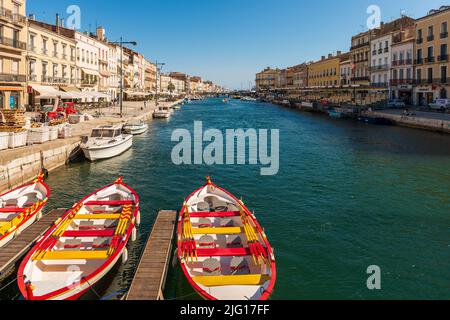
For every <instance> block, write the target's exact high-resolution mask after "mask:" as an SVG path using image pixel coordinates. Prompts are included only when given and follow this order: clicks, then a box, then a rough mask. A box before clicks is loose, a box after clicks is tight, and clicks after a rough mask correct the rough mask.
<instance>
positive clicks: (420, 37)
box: [417, 29, 422, 40]
mask: <svg viewBox="0 0 450 320" xmlns="http://www.w3.org/2000/svg"><path fill="white" fill-rule="evenodd" d="M417 39H418V40H421V39H422V29H419V30H417Z"/></svg>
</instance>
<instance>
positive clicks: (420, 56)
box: [414, 6, 450, 105]
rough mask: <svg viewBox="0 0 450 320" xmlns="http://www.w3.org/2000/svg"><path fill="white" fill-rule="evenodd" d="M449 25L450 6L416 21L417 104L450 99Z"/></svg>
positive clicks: (415, 101) (415, 98) (415, 93)
mask: <svg viewBox="0 0 450 320" xmlns="http://www.w3.org/2000/svg"><path fill="white" fill-rule="evenodd" d="M449 23H450V7H449V6H444V7H441V8H439V9H438V10H431V11H430V12H429V13H428V15H426V16H425V17H422V18H420V19H417V20H416V23H415V31H416V43H415V69H416V87H415V88H414V103H415V104H417V105H427V104H429V103H430V102H433V100H434V99H437V98H447V99H448V98H450V76H449V74H450V73H449V68H450V59H449V51H448V50H449V45H450V38H449V35H448V30H449Z"/></svg>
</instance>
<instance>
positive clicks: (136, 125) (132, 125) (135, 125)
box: [123, 119, 148, 136]
mask: <svg viewBox="0 0 450 320" xmlns="http://www.w3.org/2000/svg"><path fill="white" fill-rule="evenodd" d="M147 130H148V124H146V123H145V122H144V121H143V120H136V119H133V120H130V121H128V122H127V123H126V124H125V125H124V126H123V132H125V133H128V134H131V135H133V136H136V135H140V134H143V133H145V132H147Z"/></svg>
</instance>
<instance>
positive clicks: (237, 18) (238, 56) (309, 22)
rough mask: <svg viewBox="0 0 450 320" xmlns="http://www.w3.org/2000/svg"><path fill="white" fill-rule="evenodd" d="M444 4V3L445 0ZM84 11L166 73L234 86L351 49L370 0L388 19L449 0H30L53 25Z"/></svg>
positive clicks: (84, 22)
mask: <svg viewBox="0 0 450 320" xmlns="http://www.w3.org/2000/svg"><path fill="white" fill-rule="evenodd" d="M446 2H447V3H446ZM73 4H75V5H78V6H79V7H80V9H81V31H89V30H91V31H94V30H95V28H96V26H97V25H99V26H103V27H104V28H105V29H106V35H107V37H108V38H109V39H110V40H112V41H115V40H118V39H119V37H120V36H121V35H122V36H124V38H125V40H135V41H137V42H138V46H137V47H136V50H138V51H139V52H141V53H143V54H144V55H145V56H146V57H147V58H148V59H150V60H156V59H158V60H160V61H163V62H166V64H167V65H166V67H165V68H164V70H163V71H181V72H186V73H188V74H191V75H198V76H201V77H203V78H204V79H208V80H212V81H214V82H216V83H218V84H221V85H225V86H227V87H228V88H230V89H240V88H241V86H242V87H243V88H244V89H246V88H248V87H249V83H250V82H251V84H252V85H253V83H254V78H255V73H256V72H258V71H260V70H261V69H263V68H265V67H267V66H272V67H286V66H290V65H295V64H298V63H301V62H303V61H310V60H317V59H319V58H320V56H321V55H326V54H328V53H332V52H335V51H336V50H342V51H347V50H348V49H349V47H350V38H351V36H352V35H354V34H356V33H359V32H361V31H363V30H367V26H366V21H367V18H368V17H369V14H367V13H366V11H367V8H368V7H369V6H370V5H377V6H379V7H380V9H381V18H382V20H383V21H386V22H388V21H390V20H393V19H394V18H398V17H399V16H400V13H401V12H402V10H403V12H404V13H405V14H407V15H409V16H411V17H413V18H419V17H421V16H423V15H425V14H426V13H427V11H428V10H430V9H433V8H438V7H439V6H441V5H447V4H448V1H445V0H426V1H425V0H396V1H392V0H341V1H335V0H313V1H312V0H109V1H108V0H57V1H55V0H27V12H28V13H34V14H35V15H36V18H37V19H38V20H41V21H46V22H50V23H54V22H55V14H56V13H60V14H61V15H62V17H66V18H67V17H68V16H69V15H68V14H67V13H66V9H67V7H68V6H70V5H73Z"/></svg>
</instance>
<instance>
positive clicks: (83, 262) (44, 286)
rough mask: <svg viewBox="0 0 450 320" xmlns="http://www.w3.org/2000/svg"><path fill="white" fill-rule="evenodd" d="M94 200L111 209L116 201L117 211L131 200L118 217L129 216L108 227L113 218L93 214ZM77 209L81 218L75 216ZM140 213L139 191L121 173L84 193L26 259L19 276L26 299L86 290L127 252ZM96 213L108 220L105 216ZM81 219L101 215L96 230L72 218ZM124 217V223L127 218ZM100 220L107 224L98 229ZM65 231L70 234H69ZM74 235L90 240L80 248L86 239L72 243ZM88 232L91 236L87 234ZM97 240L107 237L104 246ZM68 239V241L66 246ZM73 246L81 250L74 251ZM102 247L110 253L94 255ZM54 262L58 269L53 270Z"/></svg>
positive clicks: (79, 293)
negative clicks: (77, 223)
mask: <svg viewBox="0 0 450 320" xmlns="http://www.w3.org/2000/svg"><path fill="white" fill-rule="evenodd" d="M118 195H121V196H120V198H117V196H118ZM105 199H107V200H105ZM118 199H121V200H118ZM92 206H94V207H96V206H97V207H99V206H100V207H101V208H104V209H102V210H100V211H103V210H106V211H108V210H111V209H113V208H114V207H116V209H115V210H113V211H115V212H117V211H116V210H117V207H118V206H128V207H127V208H125V207H122V209H120V210H119V211H118V212H122V213H119V214H118V215H120V219H126V220H120V221H119V223H118V224H117V226H116V227H114V228H115V229H113V232H109V231H108V230H111V229H108V228H110V227H107V225H108V224H107V220H108V219H114V218H111V217H104V218H103V217H102V213H97V214H99V216H97V217H92V216H95V213H93V211H92V210H98V209H94V207H92ZM88 208H90V209H88ZM106 211H105V212H106ZM125 211H126V213H125ZM74 215H76V217H77V218H75V219H74ZM83 215H85V218H83ZM103 215H104V214H103ZM110 215H111V214H110ZM138 216H139V197H138V195H137V194H136V192H135V191H134V190H133V189H131V188H130V187H129V186H127V185H126V184H124V183H123V182H122V179H121V178H119V179H118V180H117V181H115V182H114V183H113V184H110V185H108V186H105V187H103V188H101V189H99V190H97V191H95V192H93V193H91V194H90V195H88V196H86V197H85V198H84V199H83V200H81V201H80V202H79V203H78V204H76V205H74V207H73V208H72V209H71V210H69V211H67V212H66V214H65V215H64V216H63V217H62V218H60V219H58V221H57V222H56V223H55V224H54V225H53V226H52V227H51V228H50V229H49V230H48V231H47V232H46V233H45V235H44V236H43V237H42V238H41V239H40V240H39V242H38V243H37V244H36V245H35V246H34V247H33V248H32V249H31V250H30V251H29V253H28V254H27V256H26V257H25V258H24V260H23V261H22V263H21V265H20V267H19V271H18V280H17V281H18V286H19V289H20V291H21V293H22V295H23V296H24V297H25V298H26V299H28V300H75V299H78V298H80V297H81V296H83V295H84V294H85V293H87V292H88V290H90V289H91V288H93V286H94V285H95V284H97V283H98V282H99V281H100V280H102V279H104V278H105V276H106V275H107V274H108V273H109V272H110V271H111V270H112V269H113V268H114V267H115V265H116V264H117V263H118V262H119V259H121V258H122V256H123V255H124V254H125V252H126V250H127V249H126V246H127V244H128V242H129V241H130V239H131V235H132V233H133V230H134V229H135V228H136V227H137V220H138ZM90 219H94V220H90ZM98 219H103V220H104V221H103V220H102V221H103V222H101V221H100V220H98ZM116 219H118V218H116ZM79 220H85V221H100V224H94V225H95V226H97V227H96V228H95V229H94V231H92V230H91V229H84V228H81V224H80V225H79V226H78V227H74V222H75V221H79ZM125 221H126V224H123V222H125ZM100 226H103V228H105V229H104V230H103V231H95V230H98V229H97V228H98V227H100ZM61 228H62V229H61ZM89 230H91V231H89ZM58 232H59V233H58ZM67 232H69V233H72V234H70V235H69V234H67ZM85 232H88V233H94V234H95V233H97V232H100V234H98V235H93V234H90V235H89V234H85ZM103 232H107V233H108V235H105V234H103ZM105 237H106V238H105ZM72 238H73V239H79V240H80V244H83V245H84V246H87V247H85V250H83V249H82V247H83V245H80V246H78V247H73V248H72V247H70V242H69V243H68V242H67V241H68V239H72ZM90 238H92V239H91V240H88V239H90ZM108 239H109V240H108ZM95 240H102V241H104V240H108V241H107V245H106V246H104V247H98V249H94V248H95V247H93V245H92V242H91V241H95ZM49 242H50V243H51V244H50V245H49ZM66 245H67V246H69V247H66ZM89 247H91V248H89ZM100 248H103V249H100ZM73 249H75V250H78V251H72V250H73ZM99 249H100V250H106V251H103V252H105V253H106V252H107V251H108V254H105V255H101V257H95V256H91V255H95V254H97V253H99V252H100V253H101V251H98V250H99ZM74 252H75V254H83V257H80V256H79V255H76V256H73V254H74ZM52 254H53V255H55V254H56V255H58V254H59V255H61V254H63V255H64V256H63V257H61V256H60V258H57V257H55V256H53V257H52V256H51V255H52ZM48 255H50V256H48ZM88 256H89V258H88ZM91 259H92V260H91ZM97 259H98V260H97ZM54 268H56V270H60V271H59V272H58V273H56V274H55V272H54ZM61 270H66V271H61ZM28 281H29V283H30V285H32V286H33V289H31V290H32V291H31V292H32V293H30V287H29V286H28Z"/></svg>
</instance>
